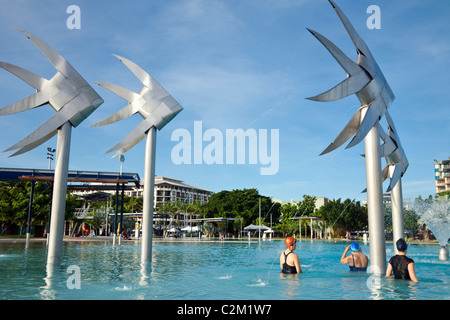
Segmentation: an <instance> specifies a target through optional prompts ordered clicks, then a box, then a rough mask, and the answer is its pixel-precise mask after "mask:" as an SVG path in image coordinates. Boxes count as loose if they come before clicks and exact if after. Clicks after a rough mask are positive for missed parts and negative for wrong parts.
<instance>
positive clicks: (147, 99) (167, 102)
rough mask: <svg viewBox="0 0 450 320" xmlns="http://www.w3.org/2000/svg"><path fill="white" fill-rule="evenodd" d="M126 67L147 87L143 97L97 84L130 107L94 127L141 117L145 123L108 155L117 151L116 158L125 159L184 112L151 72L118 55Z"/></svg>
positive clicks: (108, 85) (109, 85) (121, 89)
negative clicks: (152, 130)
mask: <svg viewBox="0 0 450 320" xmlns="http://www.w3.org/2000/svg"><path fill="white" fill-rule="evenodd" d="M114 56H115V57H117V58H118V59H119V60H120V61H122V62H123V63H124V64H125V66H126V67H127V68H128V69H130V70H131V72H133V73H134V75H135V76H136V77H137V78H138V79H139V81H140V82H141V83H142V84H143V87H142V89H141V90H140V91H139V93H135V92H133V91H130V90H128V89H125V88H123V87H120V86H118V85H115V84H110V83H105V82H96V83H97V84H98V85H100V86H102V87H104V88H106V89H108V90H110V91H111V92H113V93H115V94H116V95H118V96H119V97H121V98H123V99H124V100H126V101H128V105H127V106H125V107H124V108H123V109H121V110H119V111H117V112H116V113H114V114H113V115H111V116H110V117H108V118H106V119H104V120H102V121H100V122H98V123H96V124H94V125H92V126H103V125H107V124H111V123H114V122H116V121H119V120H123V119H125V118H127V117H129V116H131V115H133V114H135V113H139V114H140V115H141V116H142V117H143V118H144V120H143V121H142V122H141V123H140V124H139V125H138V126H137V127H136V128H135V129H134V130H132V131H131V132H130V133H129V134H128V135H127V136H126V137H125V138H123V139H122V140H121V141H120V142H119V143H117V144H116V145H115V146H114V147H112V148H111V149H110V150H108V151H107V153H108V152H112V151H115V150H117V149H119V151H117V153H116V154H114V156H113V158H114V157H116V156H119V155H121V154H122V153H124V152H126V151H128V150H129V149H131V148H132V147H134V146H135V145H136V144H137V143H138V142H139V141H141V140H142V139H143V138H144V137H145V135H146V132H147V131H148V130H149V129H150V128H151V127H152V126H154V127H155V128H157V129H158V130H161V129H162V128H163V127H164V126H165V125H166V124H167V123H168V122H169V121H170V120H172V119H173V118H174V117H175V116H176V115H177V114H178V113H179V112H180V111H181V110H183V108H182V107H181V106H180V104H179V103H178V102H177V101H175V99H174V98H173V97H172V96H171V95H170V94H169V93H167V91H166V90H165V89H164V88H163V87H161V85H160V84H159V83H158V82H156V80H155V79H153V78H152V77H151V76H150V75H149V74H148V73H147V72H145V71H144V70H143V69H142V68H140V67H139V66H138V65H137V64H135V63H134V62H132V61H130V60H128V59H126V58H123V57H120V56H117V55H114Z"/></svg>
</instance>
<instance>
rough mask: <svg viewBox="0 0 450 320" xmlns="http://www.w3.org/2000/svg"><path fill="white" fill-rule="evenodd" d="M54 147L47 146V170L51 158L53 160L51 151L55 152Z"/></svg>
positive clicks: (49, 167) (49, 166) (50, 165)
mask: <svg viewBox="0 0 450 320" xmlns="http://www.w3.org/2000/svg"><path fill="white" fill-rule="evenodd" d="M55 151H56V149H52V148H50V147H49V148H47V159H48V170H51V169H52V160H53V153H55Z"/></svg>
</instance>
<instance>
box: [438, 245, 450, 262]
mask: <svg viewBox="0 0 450 320" xmlns="http://www.w3.org/2000/svg"><path fill="white" fill-rule="evenodd" d="M439 260H442V261H448V250H447V248H446V247H445V246H442V247H441V248H440V249H439Z"/></svg>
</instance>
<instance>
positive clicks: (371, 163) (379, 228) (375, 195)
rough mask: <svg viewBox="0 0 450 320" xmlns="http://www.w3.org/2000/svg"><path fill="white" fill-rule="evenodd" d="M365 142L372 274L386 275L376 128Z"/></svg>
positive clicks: (378, 146)
mask: <svg viewBox="0 0 450 320" xmlns="http://www.w3.org/2000/svg"><path fill="white" fill-rule="evenodd" d="M366 110H367V109H365V110H363V111H362V112H365V111H366ZM362 118H363V117H362ZM364 142H365V151H366V177H367V206H368V215H369V247H370V265H371V270H372V273H376V274H384V273H385V272H386V243H385V238H384V210H383V185H382V182H383V180H382V178H381V158H380V144H379V134H378V128H377V127H376V126H374V127H373V128H372V129H371V130H370V131H369V133H368V134H367V136H366V138H365V139H364Z"/></svg>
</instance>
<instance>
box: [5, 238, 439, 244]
mask: <svg viewBox="0 0 450 320" xmlns="http://www.w3.org/2000/svg"><path fill="white" fill-rule="evenodd" d="M283 239H284V238H272V240H283ZM46 241H47V239H46V238H31V239H30V242H36V243H38V242H46ZM63 241H64V242H87V241H88V242H102V241H103V242H111V243H112V242H113V237H112V236H96V237H68V236H65V237H64V238H63ZM116 241H118V239H116ZM193 241H201V242H217V241H221V242H237V241H242V242H244V241H245V242H248V238H247V237H243V238H240V239H238V238H227V239H224V240H220V238H203V239H198V238H197V237H189V238H161V237H153V242H154V243H157V242H193ZM251 241H252V242H253V241H259V239H258V238H251ZM261 241H271V240H269V239H265V240H264V239H261ZM301 241H311V240H310V239H301ZM312 241H330V242H331V241H334V242H339V243H342V242H349V243H350V242H352V241H355V240H346V239H329V240H327V239H313V240H312ZM356 241H359V242H360V241H362V240H356ZM11 242H26V239H25V238H24V237H23V236H22V237H19V236H17V237H8V238H1V237H0V243H11ZM121 242H123V243H136V242H140V239H129V240H124V239H122V240H121ZM386 243H392V241H389V240H386ZM408 244H437V245H438V244H439V243H438V242H437V240H414V241H408Z"/></svg>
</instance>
